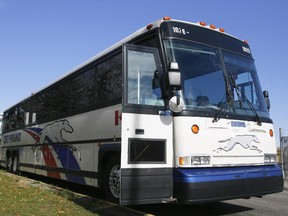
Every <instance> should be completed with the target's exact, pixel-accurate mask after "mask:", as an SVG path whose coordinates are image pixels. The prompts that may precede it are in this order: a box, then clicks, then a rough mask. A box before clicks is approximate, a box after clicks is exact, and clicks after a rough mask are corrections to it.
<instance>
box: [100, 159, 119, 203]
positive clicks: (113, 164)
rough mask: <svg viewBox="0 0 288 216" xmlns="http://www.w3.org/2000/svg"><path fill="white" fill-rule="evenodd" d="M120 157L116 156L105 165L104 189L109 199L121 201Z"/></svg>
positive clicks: (115, 201)
mask: <svg viewBox="0 0 288 216" xmlns="http://www.w3.org/2000/svg"><path fill="white" fill-rule="evenodd" d="M120 177H121V175H120V157H119V156H114V157H112V158H111V159H110V160H108V163H107V164H106V167H105V174H104V191H105V195H106V197H107V199H108V201H110V202H113V203H117V204H118V203H119V198H120V186H121V184H120Z"/></svg>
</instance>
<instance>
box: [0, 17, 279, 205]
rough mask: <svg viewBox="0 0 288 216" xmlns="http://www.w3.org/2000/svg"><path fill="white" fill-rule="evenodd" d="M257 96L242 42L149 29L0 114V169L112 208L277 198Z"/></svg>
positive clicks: (166, 26)
mask: <svg viewBox="0 0 288 216" xmlns="http://www.w3.org/2000/svg"><path fill="white" fill-rule="evenodd" d="M269 109H270V102H269V94H268V91H262V90H261V87H260V83H259V80H258V77H257V72H256V68H255V65H254V59H253V57H252V52H251V49H250V47H249V45H248V43H247V42H246V41H243V40H239V39H237V38H235V37H234V36H231V35H230V34H227V33H226V32H225V31H224V29H223V28H216V27H215V26H214V25H208V24H206V23H204V22H199V23H191V22H187V21H180V20H174V19H171V18H170V17H163V18H162V19H160V20H158V21H155V22H152V23H150V24H148V25H147V26H145V27H143V28H141V29H139V30H138V31H136V32H135V33H133V34H131V35H130V36H128V37H126V38H125V39H123V40H121V41H120V42H118V43H116V44H115V45H113V46H111V47H110V48H108V49H106V50H105V51H103V52H101V53H99V54H97V55H96V56H94V57H92V58H91V59H90V60H88V61H86V62H85V63H83V64H81V65H80V66H78V67H76V68H74V69H73V70H71V71H70V72H68V73H67V74H65V75H64V76H63V77H61V78H60V79H58V80H56V81H55V82H53V83H52V84H50V85H48V86H46V87H44V88H43V89H41V90H39V91H38V92H35V93H33V94H32V95H31V96H29V97H27V98H26V99H24V100H22V101H20V102H19V103H17V104H15V105H14V106H12V107H11V108H9V109H7V110H6V111H4V113H3V133H2V141H1V150H0V151H1V153H0V162H1V165H2V166H3V167H5V168H6V169H7V171H8V172H11V173H15V174H17V173H19V172H28V173H34V174H37V175H43V176H47V177H51V178H56V179H61V180H65V181H69V182H74V183H79V184H82V185H89V186H93V187H98V188H100V189H101V190H102V191H103V192H104V193H105V195H106V197H107V199H108V200H109V201H111V202H115V203H119V204H120V205H134V204H151V203H171V202H173V203H174V202H175V203H202V202H214V201H220V200H228V199H235V198H249V197H253V196H257V197H259V196H263V195H266V194H271V193H277V192H281V191H282V190H283V176H282V171H281V168H280V167H279V166H278V165H277V161H276V156H277V152H276V142H275V135H274V129H273V122H272V120H271V118H270V116H269Z"/></svg>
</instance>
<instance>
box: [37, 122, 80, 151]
mask: <svg viewBox="0 0 288 216" xmlns="http://www.w3.org/2000/svg"><path fill="white" fill-rule="evenodd" d="M73 131H74V129H73V128H72V127H71V125H70V124H69V122H68V121H67V120H66V119H64V120H59V121H55V122H53V123H51V124H48V125H46V126H45V127H44V128H43V130H42V131H41V132H39V134H38V135H39V137H40V139H39V143H41V144H44V143H47V142H48V143H60V144H62V145H64V146H65V145H66V146H68V147H69V148H70V149H71V150H72V151H76V150H77V149H76V147H74V146H73V145H71V144H68V143H69V142H68V141H67V140H65V139H64V138H63V133H64V132H65V133H73Z"/></svg>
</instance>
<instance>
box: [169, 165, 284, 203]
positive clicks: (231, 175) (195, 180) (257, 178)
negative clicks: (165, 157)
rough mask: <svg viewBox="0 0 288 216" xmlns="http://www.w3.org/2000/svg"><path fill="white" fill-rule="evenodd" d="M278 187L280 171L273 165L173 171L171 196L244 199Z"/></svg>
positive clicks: (202, 199)
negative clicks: (172, 192) (172, 191)
mask: <svg viewBox="0 0 288 216" xmlns="http://www.w3.org/2000/svg"><path fill="white" fill-rule="evenodd" d="M282 190H283V176H282V170H281V168H280V167H279V166H277V165H269V166H253V167H227V168H223V167H221V168H218V167H217V168H189V169H184V168H181V169H175V170H174V197H175V198H178V200H179V202H183V203H190V202H209V201H219V200H227V199H234V198H248V197H251V196H262V195H265V194H270V193H276V192H281V191H282Z"/></svg>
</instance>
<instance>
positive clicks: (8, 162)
mask: <svg viewBox="0 0 288 216" xmlns="http://www.w3.org/2000/svg"><path fill="white" fill-rule="evenodd" d="M12 164H13V156H12V154H11V153H8V154H7V156H6V170H7V172H10V173H12Z"/></svg>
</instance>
